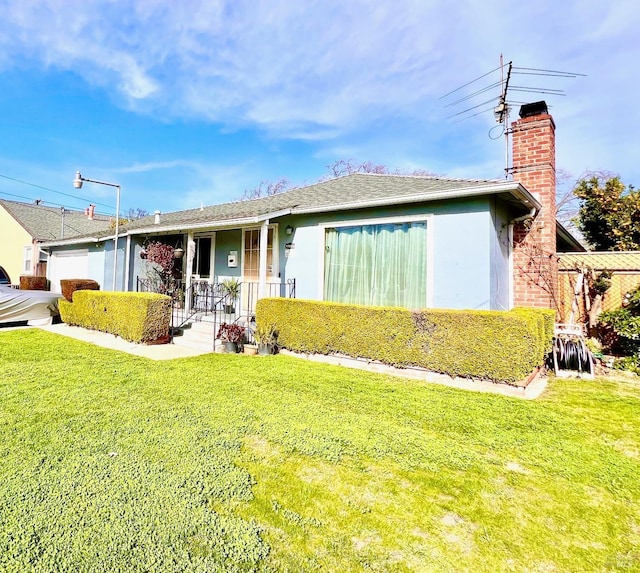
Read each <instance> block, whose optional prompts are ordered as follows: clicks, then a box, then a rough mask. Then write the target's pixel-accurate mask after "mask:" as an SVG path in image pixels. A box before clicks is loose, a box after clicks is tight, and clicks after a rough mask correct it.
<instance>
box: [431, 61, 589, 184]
mask: <svg viewBox="0 0 640 573" xmlns="http://www.w3.org/2000/svg"><path fill="white" fill-rule="evenodd" d="M497 72H500V79H499V80H496V81H491V79H490V78H491V77H492V76H495V74H496V73H497ZM514 76H540V77H547V78H564V79H575V78H577V77H585V76H586V74H579V73H575V72H562V71H559V70H545V69H540V68H521V67H517V66H514V65H513V62H512V61H509V62H507V63H506V64H505V63H504V61H503V57H502V54H500V65H499V66H498V67H497V68H495V69H493V70H491V71H489V72H487V73H485V74H482V75H481V76H479V77H477V78H475V79H474V80H471V81H470V82H467V83H466V84H463V85H461V86H460V87H457V88H456V89H454V90H452V91H450V92H449V93H446V94H445V95H443V96H441V97H440V99H441V100H446V99H447V98H449V97H450V96H453V94H458V95H460V96H461V97H458V98H457V99H455V100H454V101H450V102H449V103H447V104H445V106H444V107H445V108H452V109H453V108H455V107H456V106H458V105H461V104H464V103H465V102H466V103H469V104H474V105H472V106H471V107H467V108H466V109H463V110H462V111H458V112H456V113H453V114H451V115H449V116H447V119H453V118H455V121H457V122H459V121H465V120H467V119H471V118H472V117H476V116H478V115H480V114H483V113H486V112H489V111H491V112H493V116H494V117H495V120H496V122H497V123H498V124H499V125H496V126H494V127H492V128H491V129H490V130H489V133H488V135H489V138H491V139H498V138H500V137H501V136H503V135H504V160H505V165H504V167H505V169H504V172H505V178H507V177H509V135H510V134H511V128H510V126H509V112H510V111H511V109H512V106H514V105H523V104H527V103H532V102H530V101H517V100H514V99H511V98H510V95H511V93H512V92H517V93H523V94H544V95H547V96H566V95H567V94H565V93H564V90H562V89H559V88H551V87H539V86H535V85H512V80H513V77H514ZM480 80H484V84H486V83H487V82H488V81H490V82H491V83H488V84H487V85H483V86H482V87H480V88H478V89H475V91H471V93H466V90H465V88H469V86H471V85H472V84H475V83H476V82H479V81H480ZM474 87H475V86H474ZM497 89H499V95H498V96H495V95H494V96H493V97H490V98H489V99H487V100H485V101H482V102H480V103H477V104H476V103H475V102H476V99H475V98H477V97H479V96H483V95H485V94H488V93H490V92H492V91H495V90H497ZM486 106H488V107H486ZM479 108H482V109H479ZM496 128H499V129H500V130H501V131H500V133H499V134H498V135H497V136H494V135H493V133H494V131H495V129H496Z"/></svg>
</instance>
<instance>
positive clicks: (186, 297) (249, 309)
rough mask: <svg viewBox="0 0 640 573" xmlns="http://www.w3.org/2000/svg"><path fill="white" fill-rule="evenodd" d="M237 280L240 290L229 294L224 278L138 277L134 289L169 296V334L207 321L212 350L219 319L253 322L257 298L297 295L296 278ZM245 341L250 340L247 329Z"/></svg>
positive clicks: (221, 320) (232, 321) (229, 321)
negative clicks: (267, 280) (279, 280)
mask: <svg viewBox="0 0 640 573" xmlns="http://www.w3.org/2000/svg"><path fill="white" fill-rule="evenodd" d="M238 284H239V293H238V295H237V296H232V295H231V294H229V292H228V288H227V287H226V286H225V283H224V281H219V280H215V281H212V282H210V281H208V280H192V281H191V284H190V285H189V286H188V287H186V285H185V284H184V282H183V281H182V280H181V279H170V280H169V281H167V282H162V281H160V280H157V279H149V278H141V277H137V288H136V291H137V292H156V293H160V294H166V295H168V296H170V297H171V300H172V305H171V306H172V312H171V332H172V336H173V335H178V334H180V335H181V334H183V332H184V329H186V328H189V327H190V325H192V324H193V323H207V324H209V325H210V326H211V328H210V331H211V333H212V335H211V337H210V342H206V345H207V346H208V348H209V349H210V350H215V347H216V341H215V336H216V333H217V329H218V327H219V326H220V325H221V324H222V323H227V324H231V323H236V324H240V325H242V326H246V325H249V324H251V323H253V322H255V309H256V302H257V301H258V300H259V299H260V298H272V297H275V298H295V296H296V280H295V279H288V280H286V281H285V282H280V283H272V282H270V283H266V284H262V285H261V284H260V283H259V282H254V281H245V282H239V283H238ZM261 287H262V292H261ZM247 341H248V342H252V341H253V340H252V335H251V332H250V330H249V329H248V330H247Z"/></svg>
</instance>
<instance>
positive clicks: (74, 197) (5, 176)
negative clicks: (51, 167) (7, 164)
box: [0, 173, 112, 209]
mask: <svg viewBox="0 0 640 573" xmlns="http://www.w3.org/2000/svg"><path fill="white" fill-rule="evenodd" d="M0 177H2V178H3V179H9V180H10V181H15V182H17V183H22V184H23V185H29V186H31V187H36V188H38V189H44V190H45V191H51V192H52V193H57V194H58V195H64V196H65V197H70V198H71V199H77V200H78V201H82V202H83V203H85V202H87V201H88V199H87V198H86V197H78V196H77V195H71V194H69V193H63V192H62V191H57V190H55V189H51V188H50V187H43V186H42V185H37V184H35V183H29V181H23V180H22V179H16V178H15V177H9V176H8V175H3V174H2V173H0ZM91 203H93V204H94V205H100V206H101V207H106V208H107V209H111V208H112V206H111V205H106V204H105V203H98V202H97V201H91Z"/></svg>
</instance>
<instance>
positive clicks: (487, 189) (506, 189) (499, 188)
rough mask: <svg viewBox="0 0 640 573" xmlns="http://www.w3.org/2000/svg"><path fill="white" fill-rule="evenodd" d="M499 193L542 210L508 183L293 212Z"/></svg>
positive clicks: (518, 186)
mask: <svg viewBox="0 0 640 573" xmlns="http://www.w3.org/2000/svg"><path fill="white" fill-rule="evenodd" d="M499 193H511V195H512V196H513V197H514V198H515V199H516V200H518V201H519V202H520V203H522V204H523V205H524V206H525V207H526V208H528V209H536V210H537V211H539V210H540V209H541V208H542V205H541V203H540V202H539V201H538V200H537V199H536V198H535V197H534V196H533V195H532V194H531V193H530V192H529V191H527V189H526V188H525V187H523V186H522V185H521V184H520V183H515V182H513V181H507V182H504V183H496V184H494V185H482V186H478V187H466V188H458V189H448V190H446V191H436V192H431V193H428V194H425V193H421V194H419V195H406V196H403V197H389V198H386V199H385V198H378V199H372V200H370V201H357V202H354V203H343V204H339V205H325V206H322V207H308V208H305V207H300V208H298V207H294V208H293V209H292V210H291V212H292V213H294V214H306V213H322V212H326V211H341V210H347V209H364V208H367V207H387V206H391V205H403V204H405V203H423V202H427V201H428V202H431V201H441V200H446V199H460V198H465V197H473V196H479V195H496V194H499Z"/></svg>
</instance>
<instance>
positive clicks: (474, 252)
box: [280, 198, 508, 309]
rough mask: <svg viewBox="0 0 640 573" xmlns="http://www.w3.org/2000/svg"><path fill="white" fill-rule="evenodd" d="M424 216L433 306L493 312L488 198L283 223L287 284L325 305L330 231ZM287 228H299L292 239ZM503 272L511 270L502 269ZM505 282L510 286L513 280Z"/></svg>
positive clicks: (319, 216) (503, 278) (500, 269)
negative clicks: (341, 226)
mask: <svg viewBox="0 0 640 573" xmlns="http://www.w3.org/2000/svg"><path fill="white" fill-rule="evenodd" d="M421 215H424V217H425V220H427V226H428V227H430V228H429V237H430V241H431V244H430V245H429V246H428V252H429V256H430V257H431V258H432V260H431V261H430V264H429V267H430V270H431V274H432V276H430V277H428V281H429V283H428V284H429V287H430V292H429V293H428V294H429V298H430V300H431V304H432V306H434V307H436V308H472V309H490V308H492V295H491V251H490V249H491V239H492V235H493V224H492V218H491V208H490V200H489V199H488V198H479V199H476V200H469V199H467V200H459V201H448V202H434V203H430V204H429V205H412V206H404V207H399V208H389V209H384V210H381V209H363V210H358V211H344V212H340V213H332V214H322V215H317V216H309V217H304V218H302V217H298V218H293V217H290V218H287V219H286V220H285V219H283V220H282V221H281V223H280V227H281V249H282V250H281V270H282V271H283V272H282V278H283V280H286V279H289V278H295V279H296V296H297V298H307V299H315V300H322V298H323V292H322V290H323V258H324V250H323V246H324V226H325V225H330V224H339V223H340V222H344V221H356V220H367V221H368V220H375V219H386V218H398V217H399V218H402V217H403V216H406V217H416V216H417V217H419V216H421ZM287 224H290V225H291V226H292V227H293V228H294V233H293V235H291V236H288V235H286V234H285V233H284V228H285V226H286V225H287ZM287 242H290V243H292V246H293V248H292V249H289V256H288V257H287V256H285V252H286V248H285V247H286V243H287ZM497 272H500V273H503V272H506V270H505V269H504V268H499V269H497ZM500 280H501V281H507V282H508V277H500Z"/></svg>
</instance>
